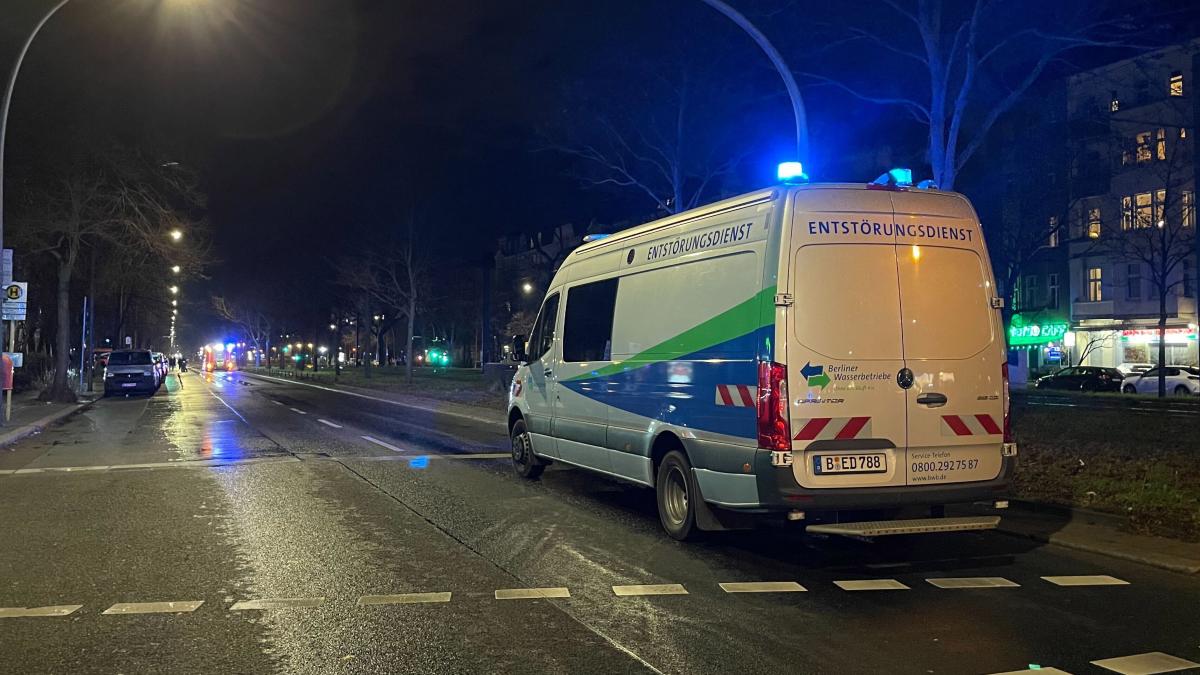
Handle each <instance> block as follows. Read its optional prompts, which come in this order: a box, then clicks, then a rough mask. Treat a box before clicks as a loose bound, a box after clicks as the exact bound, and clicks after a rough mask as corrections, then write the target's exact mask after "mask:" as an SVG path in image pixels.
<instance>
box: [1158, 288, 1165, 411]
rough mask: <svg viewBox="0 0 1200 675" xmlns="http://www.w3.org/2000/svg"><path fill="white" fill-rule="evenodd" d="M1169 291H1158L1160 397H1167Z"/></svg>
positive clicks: (1163, 289)
mask: <svg viewBox="0 0 1200 675" xmlns="http://www.w3.org/2000/svg"><path fill="white" fill-rule="evenodd" d="M1166 365H1167V289H1166V285H1165V284H1164V285H1163V287H1162V289H1161V290H1159V291H1158V397H1159V398H1162V397H1164V396H1166V395H1167V370H1166Z"/></svg>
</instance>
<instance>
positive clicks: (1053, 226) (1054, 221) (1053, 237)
mask: <svg viewBox="0 0 1200 675" xmlns="http://www.w3.org/2000/svg"><path fill="white" fill-rule="evenodd" d="M1058 229H1059V228H1058V216H1050V241H1049V242H1047V243H1048V244H1049V245H1050V248H1054V247H1056V246H1058Z"/></svg>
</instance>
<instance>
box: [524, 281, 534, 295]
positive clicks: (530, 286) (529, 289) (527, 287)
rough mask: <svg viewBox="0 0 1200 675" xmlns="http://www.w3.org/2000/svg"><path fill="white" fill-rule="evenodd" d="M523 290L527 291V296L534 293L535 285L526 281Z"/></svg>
mask: <svg viewBox="0 0 1200 675" xmlns="http://www.w3.org/2000/svg"><path fill="white" fill-rule="evenodd" d="M521 290H522V291H525V294H526V295H528V294H530V293H532V292H533V284H531V283H529V282H528V281H526V282H525V284H524V285H523V286H521Z"/></svg>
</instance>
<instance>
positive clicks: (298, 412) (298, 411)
mask: <svg viewBox="0 0 1200 675" xmlns="http://www.w3.org/2000/svg"><path fill="white" fill-rule="evenodd" d="M292 412H294V413H296V414H297V415H307V414H308V413H306V412H304V411H303V410H301V409H299V408H292Z"/></svg>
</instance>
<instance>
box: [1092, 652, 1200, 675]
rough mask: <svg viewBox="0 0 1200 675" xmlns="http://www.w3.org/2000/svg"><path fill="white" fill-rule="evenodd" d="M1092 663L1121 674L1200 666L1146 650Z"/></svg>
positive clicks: (1149, 673) (1141, 674)
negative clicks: (1143, 652)
mask: <svg viewBox="0 0 1200 675" xmlns="http://www.w3.org/2000/svg"><path fill="white" fill-rule="evenodd" d="M1092 665H1094V666H1100V667H1101V668H1104V669H1105V670H1111V671H1113V672H1114V673H1121V675H1154V673H1174V672H1176V671H1179V670H1187V669H1189V668H1200V663H1193V662H1191V661H1188V660H1186V659H1181V658H1179V657H1177V656H1171V655H1170V654H1164V653H1162V652H1146V653H1145V654H1134V655H1133V656H1120V657H1117V658H1113V659H1101V660H1099V661H1092Z"/></svg>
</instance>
